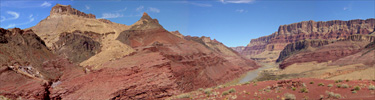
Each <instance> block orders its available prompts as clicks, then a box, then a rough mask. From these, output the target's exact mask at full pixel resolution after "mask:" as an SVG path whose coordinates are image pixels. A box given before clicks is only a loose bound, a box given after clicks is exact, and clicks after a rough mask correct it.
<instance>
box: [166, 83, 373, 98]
mask: <svg viewBox="0 0 375 100" xmlns="http://www.w3.org/2000/svg"><path fill="white" fill-rule="evenodd" d="M374 84H375V80H335V81H334V80H323V79H312V78H301V79H290V80H273V81H261V82H247V83H244V84H238V85H232V86H217V87H212V88H206V89H203V88H201V89H198V90H196V91H193V92H189V93H184V94H180V95H177V96H174V97H171V98H168V99H170V100H177V99H182V100H189V99H202V100H234V99H236V100H258V99H260V100H303V99H308V100H327V99H342V100H374V99H375V86H374Z"/></svg>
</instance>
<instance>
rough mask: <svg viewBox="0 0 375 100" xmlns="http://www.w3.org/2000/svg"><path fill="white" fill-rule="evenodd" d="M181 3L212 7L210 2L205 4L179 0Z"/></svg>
mask: <svg viewBox="0 0 375 100" xmlns="http://www.w3.org/2000/svg"><path fill="white" fill-rule="evenodd" d="M181 3H185V4H191V5H194V6H199V7H212V5H211V4H205V3H197V2H189V1H181Z"/></svg>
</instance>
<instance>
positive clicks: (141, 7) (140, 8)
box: [135, 6, 145, 11]
mask: <svg viewBox="0 0 375 100" xmlns="http://www.w3.org/2000/svg"><path fill="white" fill-rule="evenodd" d="M143 8H145V7H144V6H139V7H138V8H137V9H135V11H142V10H143Z"/></svg>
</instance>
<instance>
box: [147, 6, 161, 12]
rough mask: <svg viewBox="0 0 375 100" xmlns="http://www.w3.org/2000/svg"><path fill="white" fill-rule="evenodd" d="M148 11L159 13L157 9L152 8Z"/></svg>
mask: <svg viewBox="0 0 375 100" xmlns="http://www.w3.org/2000/svg"><path fill="white" fill-rule="evenodd" d="M148 11H150V12H154V13H159V12H160V10H159V9H158V8H152V7H149V8H148Z"/></svg>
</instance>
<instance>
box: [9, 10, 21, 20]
mask: <svg viewBox="0 0 375 100" xmlns="http://www.w3.org/2000/svg"><path fill="white" fill-rule="evenodd" d="M7 13H8V14H10V15H12V16H13V17H12V18H9V20H12V19H18V18H19V17H20V13H18V12H14V11H7Z"/></svg>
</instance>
